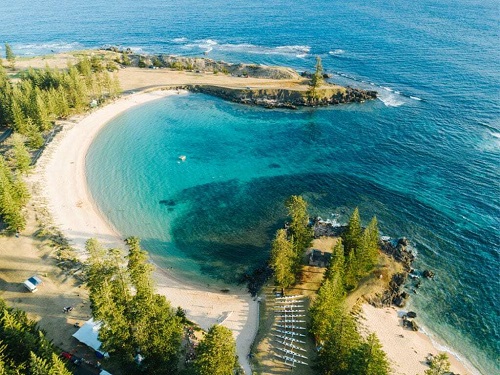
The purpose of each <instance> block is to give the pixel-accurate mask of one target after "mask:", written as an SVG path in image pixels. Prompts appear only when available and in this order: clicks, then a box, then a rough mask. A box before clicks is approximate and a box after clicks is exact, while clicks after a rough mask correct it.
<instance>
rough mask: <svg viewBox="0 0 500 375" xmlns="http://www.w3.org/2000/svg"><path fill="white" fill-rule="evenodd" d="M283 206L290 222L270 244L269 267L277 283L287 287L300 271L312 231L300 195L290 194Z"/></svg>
mask: <svg viewBox="0 0 500 375" xmlns="http://www.w3.org/2000/svg"><path fill="white" fill-rule="evenodd" d="M285 206H286V207H287V209H288V216H289V217H290V223H288V224H287V228H286V229H280V230H278V231H277V232H276V236H275V238H274V240H273V243H272V245H271V262H270V265H271V268H272V269H273V270H274V275H275V279H276V282H277V283H278V285H280V286H282V287H284V288H288V287H290V286H292V285H293V284H295V282H296V281H297V278H298V276H299V274H300V271H301V266H302V258H303V256H304V252H305V250H306V249H307V248H308V247H309V245H310V244H311V241H312V238H313V233H312V229H311V228H310V227H309V214H308V213H307V202H306V201H305V200H304V199H303V198H302V197H301V196H295V195H293V196H291V197H290V198H289V199H288V200H287V201H286V202H285Z"/></svg>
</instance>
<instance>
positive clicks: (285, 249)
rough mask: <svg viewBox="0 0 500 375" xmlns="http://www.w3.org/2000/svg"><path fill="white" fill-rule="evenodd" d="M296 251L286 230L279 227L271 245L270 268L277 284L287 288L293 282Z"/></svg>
mask: <svg viewBox="0 0 500 375" xmlns="http://www.w3.org/2000/svg"><path fill="white" fill-rule="evenodd" d="M296 263H297V261H296V253H295V251H294V249H293V243H292V242H291V241H290V240H288V238H287V234H286V230H285V229H279V230H278V231H277V232H276V237H275V238H274V240H273V243H272V245H271V268H272V269H273V270H274V276H275V278H276V282H277V283H278V285H280V286H282V287H283V288H288V287H290V286H291V285H293V284H294V283H295V272H294V265H295V264H296Z"/></svg>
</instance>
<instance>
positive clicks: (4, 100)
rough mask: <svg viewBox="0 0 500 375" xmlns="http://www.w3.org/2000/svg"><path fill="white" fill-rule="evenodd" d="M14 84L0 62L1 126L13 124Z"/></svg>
mask: <svg viewBox="0 0 500 375" xmlns="http://www.w3.org/2000/svg"><path fill="white" fill-rule="evenodd" d="M11 105H12V84H11V82H10V79H9V77H8V76H7V72H6V71H5V68H4V67H3V66H2V64H0V126H7V125H10V126H11V125H12V111H11Z"/></svg>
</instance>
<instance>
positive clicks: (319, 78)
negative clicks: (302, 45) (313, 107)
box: [307, 56, 324, 104]
mask: <svg viewBox="0 0 500 375" xmlns="http://www.w3.org/2000/svg"><path fill="white" fill-rule="evenodd" d="M323 82H324V79H323V64H322V63H321V57H319V56H316V69H315V71H314V73H313V75H312V77H311V81H310V82H309V90H308V91H307V96H308V97H309V101H310V102H311V103H312V104H315V103H317V102H318V99H319V94H318V89H319V88H320V87H321V85H322V84H323Z"/></svg>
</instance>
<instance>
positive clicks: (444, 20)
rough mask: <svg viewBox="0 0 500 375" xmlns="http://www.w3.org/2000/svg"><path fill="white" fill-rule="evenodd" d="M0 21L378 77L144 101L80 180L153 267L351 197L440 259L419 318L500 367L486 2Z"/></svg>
mask: <svg viewBox="0 0 500 375" xmlns="http://www.w3.org/2000/svg"><path fill="white" fill-rule="evenodd" d="M0 18H1V22H0V40H1V41H7V42H10V44H11V45H12V47H13V49H14V52H15V53H17V54H18V55H24V56H29V55H40V54H45V53H50V52H52V51H54V52H60V51H67V50H75V49H82V48H88V47H100V46H103V45H119V46H123V47H131V48H132V49H133V50H135V51H144V52H158V53H171V54H180V55H189V56H191V55H192V56H202V55H203V54H205V55H206V57H210V58H213V59H217V60H219V59H222V60H225V61H230V62H250V63H261V64H269V65H288V66H292V67H294V68H296V69H298V70H305V69H309V70H312V69H313V67H314V61H315V56H320V57H321V58H322V60H323V65H324V67H325V69H326V71H327V72H329V73H332V74H334V77H333V79H332V81H334V82H338V83H341V84H347V85H351V86H357V87H362V88H370V89H375V90H377V91H378V92H379V95H380V99H379V100H376V101H373V102H368V103H364V104H361V105H343V106H339V107H335V108H322V109H304V110H298V111H283V110H272V111H271V110H264V109H260V108H253V107H246V106H242V105H236V104H232V103H227V102H224V101H222V100H219V99H216V98H212V97H207V96H204V95H196V94H188V95H176V96H172V97H168V98H165V99H162V100H159V101H155V102H151V103H148V104H146V105H144V106H142V107H139V108H135V109H132V110H130V111H128V112H126V113H124V114H122V115H120V116H119V117H117V118H116V119H115V120H114V121H113V122H112V123H111V124H110V125H109V126H107V127H106V128H105V129H104V130H103V131H102V133H101V134H100V136H99V137H98V139H97V140H96V142H95V143H94V145H93V146H92V148H91V149H90V151H89V155H88V158H87V161H88V170H87V172H88V180H89V186H90V189H91V191H92V193H93V195H94V197H95V199H96V201H97V202H98V204H99V206H100V208H101V210H102V211H103V212H104V213H105V214H106V215H107V216H108V217H109V219H110V220H111V222H112V223H113V224H114V225H115V226H116V227H117V228H118V229H119V230H120V231H121V232H122V233H123V234H124V235H137V236H140V237H141V238H142V241H143V245H144V247H145V248H146V249H147V250H148V251H150V253H151V254H152V255H153V257H154V259H155V261H156V262H158V264H160V265H162V266H164V267H173V269H174V271H176V272H178V273H180V274H182V275H184V276H187V277H191V278H196V279H203V280H208V279H210V278H215V279H219V280H220V279H222V280H224V281H226V282H227V281H229V282H234V281H235V280H237V279H238V277H239V276H241V274H243V273H244V272H247V271H249V270H251V269H252V268H253V267H255V266H256V265H258V264H260V263H262V262H263V261H265V259H266V258H267V256H268V253H269V243H270V240H271V238H272V236H273V233H274V231H275V229H276V228H277V227H279V226H280V225H282V223H283V220H284V217H285V210H284V207H283V201H284V200H285V199H286V197H287V196H289V195H291V194H302V195H304V196H305V197H306V199H307V200H308V201H309V203H310V211H311V214H319V215H321V216H322V217H323V218H334V217H335V218H337V219H338V220H339V221H345V220H346V218H347V216H348V214H349V213H350V212H351V211H352V209H353V208H354V207H356V206H359V207H360V210H361V213H362V217H363V218H364V219H365V221H368V220H369V219H370V217H371V216H372V215H376V216H377V218H378V219H379V222H380V228H381V231H382V232H383V234H385V235H389V236H406V237H408V238H409V239H410V240H411V241H412V244H413V246H414V248H415V249H416V251H417V252H418V259H417V261H416V263H415V266H416V268H418V269H420V270H423V269H426V268H428V269H432V270H434V271H435V272H436V274H437V276H436V278H435V280H434V281H426V282H423V285H422V287H421V289H420V292H419V294H417V295H414V296H413V297H412V300H411V307H412V308H415V309H416V311H418V313H419V316H420V322H421V323H422V324H423V326H424V327H425V329H426V330H427V331H429V332H430V333H433V334H435V335H437V336H438V337H439V340H438V341H440V343H441V344H443V345H446V346H447V347H449V348H451V349H452V350H453V351H455V352H457V353H458V354H460V355H461V356H462V357H465V358H467V359H468V360H469V361H470V362H471V363H473V364H474V366H476V367H477V368H478V369H480V371H481V373H483V374H488V375H489V374H499V373H500V364H499V359H498V358H499V353H500V317H499V316H500V313H499V312H500V309H499V300H498V298H499V294H498V290H500V285H499V266H500V261H499V248H500V238H499V229H500V199H499V197H500V185H499V184H500V120H499V119H500V112H499V109H500V74H499V71H500V70H499V68H500V63H499V61H500V49H499V41H500V38H499V36H500V35H499V31H500V26H499V24H500V9H499V3H498V2H497V1H489V0H486V1H473V0H471V1H467V0H456V1H450V0H442V1H430V0H422V1H419V2H402V1H387V0H386V1H381V0H373V1H370V2H369V3H368V2H359V1H358V2H340V1H326V0H313V1H294V2H290V1H281V0H270V1H267V2H256V1H254V2H249V1H241V0H234V1H231V2H226V1H222V0H213V1H210V2H203V1H199V0H185V1H171V2H165V1H160V0H148V1H144V0H135V1H125V0H118V1H113V2H105V1H98V0H87V1H85V2H82V1H77V0H67V1H64V2H61V1H55V0H45V1H26V0H17V1H15V2H13V1H12V2H7V1H2V5H1V17H0ZM3 52H4V51H3V50H0V53H2V54H3ZM181 154H184V155H186V156H187V160H186V161H185V162H184V163H180V162H179V161H178V159H177V158H178V156H179V155H181ZM160 201H163V202H162V203H160ZM337 215H338V216H337Z"/></svg>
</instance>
